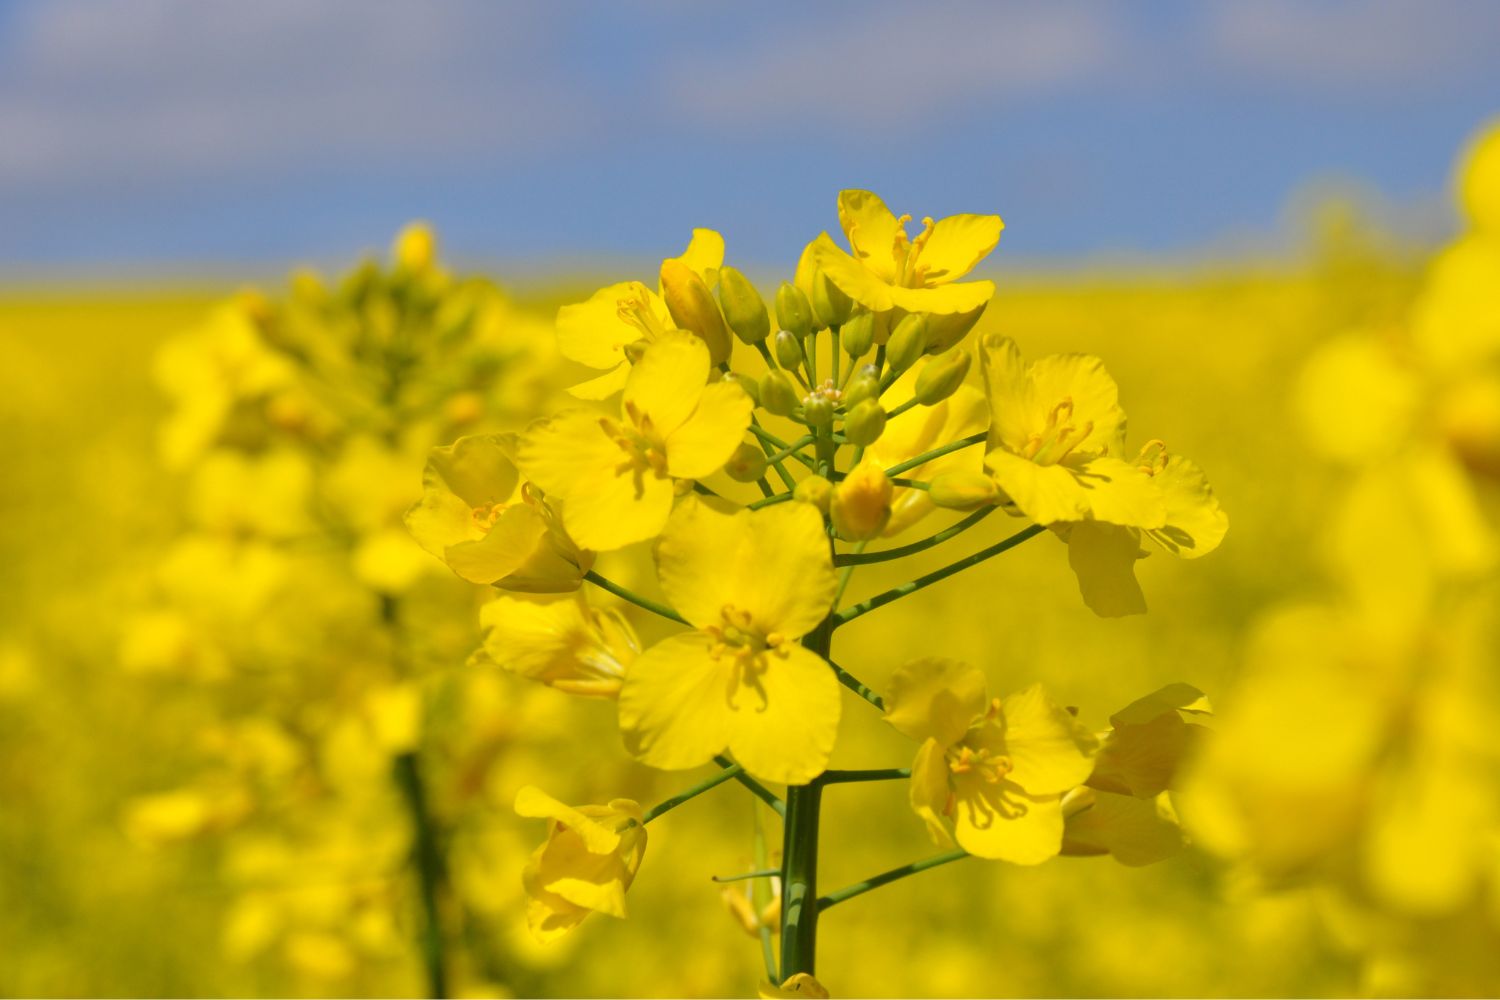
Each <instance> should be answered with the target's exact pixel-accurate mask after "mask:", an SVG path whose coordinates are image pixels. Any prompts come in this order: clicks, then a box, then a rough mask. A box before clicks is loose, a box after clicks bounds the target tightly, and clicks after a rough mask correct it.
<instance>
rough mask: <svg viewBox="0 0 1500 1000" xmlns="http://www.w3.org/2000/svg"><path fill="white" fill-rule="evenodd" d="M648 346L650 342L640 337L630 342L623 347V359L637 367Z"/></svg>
mask: <svg viewBox="0 0 1500 1000" xmlns="http://www.w3.org/2000/svg"><path fill="white" fill-rule="evenodd" d="M650 346H651V341H649V340H647V339H646V338H645V337H642V338H641V339H640V340H632V341H631V342H630V343H628V344H626V345H625V357H626V358H628V359H629V360H630V363H631V364H633V365H638V364H640V363H641V359H642V358H644V357H645V356H646V348H648V347H650Z"/></svg>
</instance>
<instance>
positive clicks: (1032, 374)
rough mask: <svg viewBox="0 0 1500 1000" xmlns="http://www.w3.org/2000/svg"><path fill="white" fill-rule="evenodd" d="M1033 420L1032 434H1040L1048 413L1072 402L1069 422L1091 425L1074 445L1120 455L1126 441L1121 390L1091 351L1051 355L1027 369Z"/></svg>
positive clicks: (1090, 451)
mask: <svg viewBox="0 0 1500 1000" xmlns="http://www.w3.org/2000/svg"><path fill="white" fill-rule="evenodd" d="M1026 375H1027V378H1028V380H1029V381H1030V383H1031V386H1030V396H1029V403H1030V411H1029V415H1030V418H1031V421H1032V424H1031V427H1030V428H1029V433H1031V434H1041V433H1043V431H1044V428H1045V423H1046V420H1047V417H1048V415H1049V414H1050V413H1051V412H1052V411H1053V409H1054V408H1055V407H1057V406H1058V405H1059V404H1061V403H1063V402H1064V401H1065V400H1066V401H1067V402H1068V403H1069V404H1071V413H1070V415H1069V416H1068V418H1067V422H1068V423H1069V424H1071V425H1072V426H1074V427H1076V428H1078V429H1079V430H1080V431H1082V430H1083V429H1084V428H1085V427H1090V428H1092V429H1091V430H1090V431H1089V434H1088V436H1087V437H1085V438H1083V440H1082V441H1081V442H1080V443H1079V444H1077V445H1076V446H1075V449H1074V450H1075V451H1076V452H1078V453H1082V454H1098V453H1099V452H1101V451H1105V450H1106V449H1107V450H1109V452H1110V453H1111V454H1114V455H1118V454H1119V453H1120V450H1121V448H1122V447H1123V445H1124V441H1125V411H1124V410H1122V409H1121V408H1120V390H1119V387H1118V386H1117V385H1115V380H1114V379H1113V378H1112V377H1111V376H1110V374H1109V372H1108V371H1106V370H1105V368H1104V362H1103V361H1101V360H1100V359H1099V358H1096V357H1094V356H1093V355H1090V354H1051V355H1048V356H1047V357H1045V358H1040V359H1038V360H1036V361H1034V362H1032V363H1031V367H1030V368H1028V369H1027V373H1026Z"/></svg>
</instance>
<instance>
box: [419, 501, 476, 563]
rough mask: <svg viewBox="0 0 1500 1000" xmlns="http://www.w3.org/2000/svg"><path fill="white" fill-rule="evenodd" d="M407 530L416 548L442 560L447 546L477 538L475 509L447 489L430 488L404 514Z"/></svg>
mask: <svg viewBox="0 0 1500 1000" xmlns="http://www.w3.org/2000/svg"><path fill="white" fill-rule="evenodd" d="M405 520H406V529H407V530H408V531H410V532H411V536H412V537H413V538H415V539H416V540H417V544H418V545H421V546H422V548H424V549H426V550H427V551H428V552H430V553H432V554H433V555H435V556H437V557H438V558H439V559H443V558H444V555H445V553H446V552H447V551H448V547H449V546H450V545H456V544H457V543H459V542H466V541H471V540H473V539H474V538H476V537H480V528H479V525H478V523H477V522H476V521H475V520H474V509H473V508H472V507H470V506H469V505H468V504H467V503H465V502H464V501H463V498H462V497H460V496H459V495H458V494H456V493H454V492H453V491H451V490H449V489H448V487H447V486H446V485H442V484H437V485H435V486H434V485H429V486H428V487H427V488H426V489H425V490H424V492H423V493H422V499H421V500H418V501H417V502H416V503H415V504H413V505H412V507H411V509H410V510H408V511H407V512H406V518H405Z"/></svg>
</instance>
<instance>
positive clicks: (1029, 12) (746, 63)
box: [669, 0, 1124, 127]
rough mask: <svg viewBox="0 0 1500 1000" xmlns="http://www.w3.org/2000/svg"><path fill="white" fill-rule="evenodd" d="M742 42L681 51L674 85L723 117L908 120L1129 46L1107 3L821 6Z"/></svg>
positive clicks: (1057, 76)
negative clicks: (706, 51) (704, 51)
mask: <svg viewBox="0 0 1500 1000" xmlns="http://www.w3.org/2000/svg"><path fill="white" fill-rule="evenodd" d="M831 9H837V10H839V11H841V14H840V15H839V16H837V17H833V18H822V19H819V18H814V19H811V20H798V21H796V22H795V23H791V24H787V25H786V30H779V31H775V32H773V33H770V34H767V35H766V36H764V37H762V38H760V39H758V41H757V43H756V44H753V45H751V46H749V47H747V48H744V49H742V50H740V51H737V52H728V53H725V52H716V53H712V54H711V55H708V56H703V57H700V58H692V59H686V60H681V61H679V62H677V63H676V65H675V66H674V67H673V69H672V72H671V73H670V80H669V92H670V93H671V94H672V95H674V97H675V99H676V100H677V102H678V103H679V105H680V106H681V107H682V109H683V110H684V111H686V112H688V113H690V114H693V115H694V116H696V117H698V118H700V119H702V120H704V121H707V122H712V123H716V124H719V125H721V126H722V125H723V124H724V123H726V122H736V121H744V122H748V123H754V124H756V125H760V124H763V123H764V122H765V121H766V120H768V119H775V118H778V117H781V116H788V117H789V119H790V120H793V121H798V122H806V121H807V120H809V119H815V120H819V121H834V122H842V123H852V124H856V125H860V126H866V127H869V126H882V125H884V126H888V127H894V126H903V125H908V124H913V123H918V122H920V121H921V120H922V118H923V117H925V116H928V115H932V114H934V113H940V112H943V111H944V110H946V109H949V108H952V107H954V106H955V105H960V104H962V103H965V102H968V101H971V100H973V99H975V98H979V99H993V98H996V97H1000V98H1002V99H1014V98H1025V97H1031V96H1035V95H1036V94H1037V93H1039V92H1047V91H1053V90H1056V89H1058V88H1062V87H1066V86H1068V85H1070V84H1075V83H1079V82H1083V81H1087V80H1090V79H1093V78H1097V77H1098V76H1100V75H1101V74H1102V73H1103V72H1104V71H1105V70H1106V69H1107V68H1108V67H1109V66H1110V64H1111V62H1112V60H1113V58H1114V54H1115V53H1116V52H1118V51H1119V50H1120V49H1121V48H1122V47H1123V45H1124V38H1123V34H1122V32H1121V31H1120V30H1119V27H1118V25H1117V24H1116V22H1115V20H1114V18H1113V16H1112V10H1111V8H1110V7H1109V6H1108V5H1103V4H1099V3H1081V2H1063V0H1054V2H1049V3H1025V4H1017V3H1010V2H1005V3H1001V2H990V3H972V2H969V3H964V2H943V3H910V4H901V5H899V6H880V7H877V6H875V5H865V4H846V5H840V6H839V7H837V8H833V7H831V6H822V7H820V6H818V5H814V6H812V7H811V8H809V10H810V11H812V12H813V13H814V14H816V13H819V12H822V13H825V14H826V12H827V11H829V10H831Z"/></svg>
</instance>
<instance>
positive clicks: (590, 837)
mask: <svg viewBox="0 0 1500 1000" xmlns="http://www.w3.org/2000/svg"><path fill="white" fill-rule="evenodd" d="M515 810H516V815H517V816H525V817H527V818H529V819H550V820H556V821H557V822H559V823H562V824H563V825H565V826H567V827H568V828H569V829H570V830H573V831H575V832H576V833H577V834H578V836H579V838H580V839H581V840H582V841H583V843H584V845H585V846H586V847H587V848H588V849H589V850H590V851H592V852H593V853H595V854H608V853H609V852H610V851H613V850H614V849H615V848H616V847H618V846H620V835H619V833H617V832H616V831H615V830H613V829H611V828H610V827H608V826H605V825H604V824H602V823H599V822H597V821H596V820H595V819H594V818H592V817H589V816H587V815H585V814H584V813H583V812H582V811H581V810H578V809H575V808H573V807H572V806H570V805H568V804H567V803H565V802H561V801H559V800H557V799H554V798H553V797H552V796H550V795H548V794H547V793H546V792H544V791H542V790H541V789H540V788H537V787H536V786H535V785H524V786H522V788H521V789H520V790H519V791H518V792H516V802H515Z"/></svg>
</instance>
